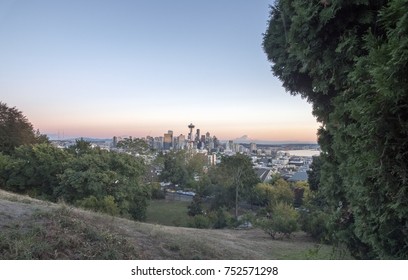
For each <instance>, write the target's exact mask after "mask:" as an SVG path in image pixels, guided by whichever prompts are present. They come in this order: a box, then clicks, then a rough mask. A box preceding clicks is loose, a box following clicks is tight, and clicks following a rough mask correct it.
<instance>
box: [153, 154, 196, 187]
mask: <svg viewBox="0 0 408 280" xmlns="http://www.w3.org/2000/svg"><path fill="white" fill-rule="evenodd" d="M163 157H164V162H163V171H162V173H161V174H160V179H161V180H163V181H167V182H172V183H173V184H178V185H180V187H182V188H184V187H187V186H188V185H189V183H190V182H191V181H193V180H194V178H193V175H192V174H191V173H189V172H188V169H187V153H186V152H185V151H171V152H169V153H167V154H165V155H164V156H163Z"/></svg>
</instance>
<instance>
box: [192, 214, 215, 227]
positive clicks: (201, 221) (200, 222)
mask: <svg viewBox="0 0 408 280" xmlns="http://www.w3.org/2000/svg"><path fill="white" fill-rule="evenodd" d="M190 227H193V228H210V227H211V222H210V219H209V218H208V217H207V216H205V215H196V216H194V217H193V219H192V221H190Z"/></svg>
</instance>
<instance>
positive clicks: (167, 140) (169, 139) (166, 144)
mask: <svg viewBox="0 0 408 280" xmlns="http://www.w3.org/2000/svg"><path fill="white" fill-rule="evenodd" d="M172 147H173V131H171V130H169V131H168V132H167V133H164V140H163V149H164V150H170V149H171V148H172Z"/></svg>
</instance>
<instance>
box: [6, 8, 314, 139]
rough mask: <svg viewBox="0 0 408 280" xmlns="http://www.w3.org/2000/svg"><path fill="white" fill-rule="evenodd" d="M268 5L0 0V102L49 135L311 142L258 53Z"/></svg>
mask: <svg viewBox="0 0 408 280" xmlns="http://www.w3.org/2000/svg"><path fill="white" fill-rule="evenodd" d="M273 2H274V1H273V0H269V1H267V0H255V1H248V0H206V1H204V0H172V1H168V0H133V1H131V0H59V1H55V0H36V1H31V0H0V101H2V102H5V103H7V105H8V106H10V107H14V106H15V107H17V108H18V109H19V110H21V111H22V112H23V113H24V115H25V116H27V118H28V119H29V121H30V122H31V123H32V124H33V126H34V127H35V128H36V129H39V130H40V131H41V132H42V133H46V134H49V135H54V136H55V135H60V137H62V136H64V137H80V136H83V137H96V138H111V137H113V136H114V135H116V136H134V137H144V136H147V135H150V136H163V134H164V133H166V132H167V131H168V130H173V132H174V135H179V134H184V135H187V134H188V128H187V126H188V124H190V123H193V124H194V125H195V126H196V128H200V130H201V132H202V133H205V132H207V131H208V132H210V133H211V135H216V136H217V137H218V138H219V139H224V140H228V139H235V138H239V137H241V136H243V135H246V136H247V137H248V138H250V139H254V140H269V141H303V142H306V141H307V142H316V130H317V128H318V127H319V124H318V123H317V122H316V120H315V118H314V117H313V116H312V106H311V104H308V103H307V101H306V100H303V99H301V98H300V97H299V96H292V95H290V94H289V93H287V92H285V89H284V88H283V87H282V85H281V82H280V81H279V80H278V79H277V78H276V77H274V76H273V74H272V72H271V64H270V62H268V61H267V57H266V54H265V53H264V51H263V49H262V39H263V35H262V34H263V33H264V32H265V31H266V28H267V22H268V17H269V5H271V4H272V3H273Z"/></svg>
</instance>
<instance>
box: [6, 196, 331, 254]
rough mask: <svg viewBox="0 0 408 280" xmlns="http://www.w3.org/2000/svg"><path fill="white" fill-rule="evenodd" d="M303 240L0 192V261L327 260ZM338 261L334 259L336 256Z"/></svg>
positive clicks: (324, 250)
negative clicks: (144, 218) (147, 219)
mask: <svg viewBox="0 0 408 280" xmlns="http://www.w3.org/2000/svg"><path fill="white" fill-rule="evenodd" d="M315 248H316V244H314V243H313V242H311V240H310V239H309V238H308V237H307V236H305V235H304V234H297V235H295V236H294V237H293V238H292V239H290V240H272V239H271V238H270V237H269V236H268V235H266V234H265V233H263V232H262V231H260V230H257V229H252V230H203V229H193V228H181V227H168V226H161V225H152V224H147V223H140V222H135V221H131V220H127V219H122V218H117V217H111V216H107V215H102V214H99V213H93V212H88V211H84V210H81V209H77V208H73V207H70V206H66V205H63V204H53V203H48V202H44V201H40V200H36V199H32V198H28V197H25V196H19V195H15V194H11V193H8V192H5V191H2V190H0V258H2V259H298V258H300V259H303V258H309V257H313V258H329V257H333V255H332V254H331V249H330V248H329V247H328V246H322V247H320V250H319V251H316V250H315ZM336 257H338V255H336Z"/></svg>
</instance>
